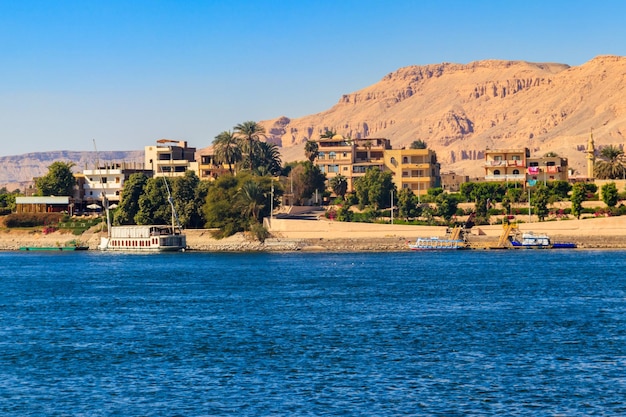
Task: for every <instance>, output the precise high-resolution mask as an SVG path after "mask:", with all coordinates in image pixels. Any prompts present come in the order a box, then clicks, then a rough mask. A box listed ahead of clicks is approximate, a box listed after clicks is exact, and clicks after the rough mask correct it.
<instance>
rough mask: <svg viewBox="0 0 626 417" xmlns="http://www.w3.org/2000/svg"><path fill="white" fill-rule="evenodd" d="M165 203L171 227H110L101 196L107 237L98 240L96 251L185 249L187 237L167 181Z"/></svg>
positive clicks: (172, 250) (171, 250) (170, 250)
mask: <svg viewBox="0 0 626 417" xmlns="http://www.w3.org/2000/svg"><path fill="white" fill-rule="evenodd" d="M163 180H164V181H165V187H166V189H167V193H168V199H167V201H168V202H169V203H170V206H171V208H172V224H171V225H136V226H111V216H110V212H109V204H108V201H107V200H106V198H105V197H104V195H103V200H104V207H105V210H106V216H107V230H108V232H107V236H106V237H101V238H100V245H98V249H100V250H103V251H124V252H176V251H184V250H185V249H187V237H186V236H185V234H184V233H183V231H182V226H181V225H180V223H179V221H178V216H177V215H176V209H175V208H174V203H173V202H172V196H171V194H170V189H169V186H168V185H167V180H166V179H165V178H163Z"/></svg>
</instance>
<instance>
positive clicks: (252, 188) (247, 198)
mask: <svg viewBox="0 0 626 417" xmlns="http://www.w3.org/2000/svg"><path fill="white" fill-rule="evenodd" d="M264 201H265V195H264V194H263V191H261V188H260V187H259V184H257V183H256V182H254V181H252V180H250V181H246V182H245V183H244V184H243V185H242V186H241V188H240V189H239V190H238V191H237V203H238V206H239V208H240V209H241V214H242V215H244V216H252V218H253V219H254V220H255V221H256V222H258V221H259V213H260V212H261V210H263V207H265V205H264V204H263V202H264Z"/></svg>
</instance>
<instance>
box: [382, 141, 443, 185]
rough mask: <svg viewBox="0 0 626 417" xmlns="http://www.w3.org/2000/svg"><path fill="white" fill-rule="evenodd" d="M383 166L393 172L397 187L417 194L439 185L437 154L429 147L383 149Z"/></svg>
mask: <svg viewBox="0 0 626 417" xmlns="http://www.w3.org/2000/svg"><path fill="white" fill-rule="evenodd" d="M385 167H386V168H387V170H390V171H392V172H393V182H394V183H395V184H396V187H398V189H399V190H400V189H402V188H408V189H409V190H411V191H413V193H414V194H415V195H417V196H422V195H425V194H426V193H427V191H428V189H429V188H435V187H439V186H440V175H439V164H438V163H437V155H436V154H435V152H434V151H431V150H430V149H390V150H386V151H385Z"/></svg>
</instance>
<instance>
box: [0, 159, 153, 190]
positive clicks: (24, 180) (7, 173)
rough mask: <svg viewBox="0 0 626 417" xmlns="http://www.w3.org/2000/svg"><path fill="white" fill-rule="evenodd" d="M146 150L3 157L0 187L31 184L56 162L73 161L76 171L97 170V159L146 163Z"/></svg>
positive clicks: (9, 187) (1, 160)
mask: <svg viewBox="0 0 626 417" xmlns="http://www.w3.org/2000/svg"><path fill="white" fill-rule="evenodd" d="M143 155H144V154H143V151H108V152H98V153H97V154H96V152H74V151H55V152H33V153H28V154H23V155H13V156H2V157H0V187H7V188H8V189H9V190H13V189H16V188H17V189H20V190H24V188H26V187H28V186H29V185H30V184H31V183H32V179H33V178H35V177H40V176H42V175H45V174H46V173H47V172H48V167H49V166H50V165H51V164H52V163H53V162H55V161H63V162H73V163H74V164H75V167H74V171H75V172H80V171H82V170H83V169H94V168H95V166H96V161H100V164H104V163H115V162H120V163H121V162H128V163H132V162H138V163H142V164H143V157H144V156H143Z"/></svg>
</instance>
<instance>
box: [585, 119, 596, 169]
mask: <svg viewBox="0 0 626 417" xmlns="http://www.w3.org/2000/svg"><path fill="white" fill-rule="evenodd" d="M586 153H587V178H593V177H594V174H593V167H594V166H595V165H596V147H595V145H594V143H593V127H592V128H591V134H590V135H589V141H588V142H587V152H586Z"/></svg>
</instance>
